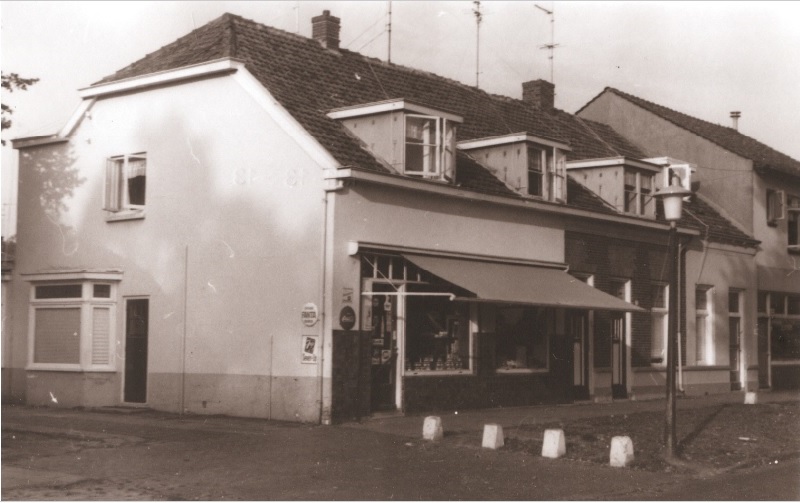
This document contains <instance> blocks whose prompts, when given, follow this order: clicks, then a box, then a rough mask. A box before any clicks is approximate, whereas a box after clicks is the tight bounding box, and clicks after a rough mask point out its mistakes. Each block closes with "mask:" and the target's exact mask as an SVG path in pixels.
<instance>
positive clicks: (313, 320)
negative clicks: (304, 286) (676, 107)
mask: <svg viewBox="0 0 800 503" xmlns="http://www.w3.org/2000/svg"><path fill="white" fill-rule="evenodd" d="M300 319H301V320H302V321H303V325H305V326H307V327H313V326H314V325H316V324H317V321H319V310H318V309H317V305H316V304H314V303H313V302H309V303H307V304H306V305H304V306H303V310H302V311H301V312H300Z"/></svg>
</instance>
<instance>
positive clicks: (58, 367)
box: [25, 363, 116, 373]
mask: <svg viewBox="0 0 800 503" xmlns="http://www.w3.org/2000/svg"><path fill="white" fill-rule="evenodd" d="M25 370H26V371H31V372H89V373H95V372H116V369H115V368H113V367H108V366H104V367H100V366H98V367H92V368H82V367H81V366H80V365H78V364H72V363H33V364H31V365H28V366H27V367H25Z"/></svg>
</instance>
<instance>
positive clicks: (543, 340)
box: [495, 307, 555, 372]
mask: <svg viewBox="0 0 800 503" xmlns="http://www.w3.org/2000/svg"><path fill="white" fill-rule="evenodd" d="M554 327H555V312H554V310H553V309H548V308H541V307H506V308H500V309H498V310H497V349H496V355H497V357H496V362H495V367H496V369H497V371H498V372H513V371H518V372H526V371H527V372H532V371H536V370H547V369H548V368H549V365H548V355H549V350H548V347H549V339H550V334H552V333H553V332H554Z"/></svg>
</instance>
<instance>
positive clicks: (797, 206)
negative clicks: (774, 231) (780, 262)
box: [786, 195, 800, 254]
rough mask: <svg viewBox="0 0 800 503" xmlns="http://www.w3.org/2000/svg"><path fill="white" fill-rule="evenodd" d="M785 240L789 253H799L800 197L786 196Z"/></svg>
mask: <svg viewBox="0 0 800 503" xmlns="http://www.w3.org/2000/svg"><path fill="white" fill-rule="evenodd" d="M786 241H787V248H788V251H789V253H798V254H800V197H798V196H794V195H789V196H787V197H786Z"/></svg>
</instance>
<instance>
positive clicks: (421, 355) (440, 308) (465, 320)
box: [405, 296, 470, 375]
mask: <svg viewBox="0 0 800 503" xmlns="http://www.w3.org/2000/svg"><path fill="white" fill-rule="evenodd" d="M405 347H406V353H405V356H406V358H405V370H406V373H407V374H410V375H415V374H421V373H429V372H448V371H450V372H454V371H464V370H469V369H470V361H469V355H470V334H469V310H468V308H467V306H466V305H464V304H459V303H454V302H451V301H449V300H447V299H442V298H437V297H413V296H410V297H408V298H407V312H406V346H405Z"/></svg>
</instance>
